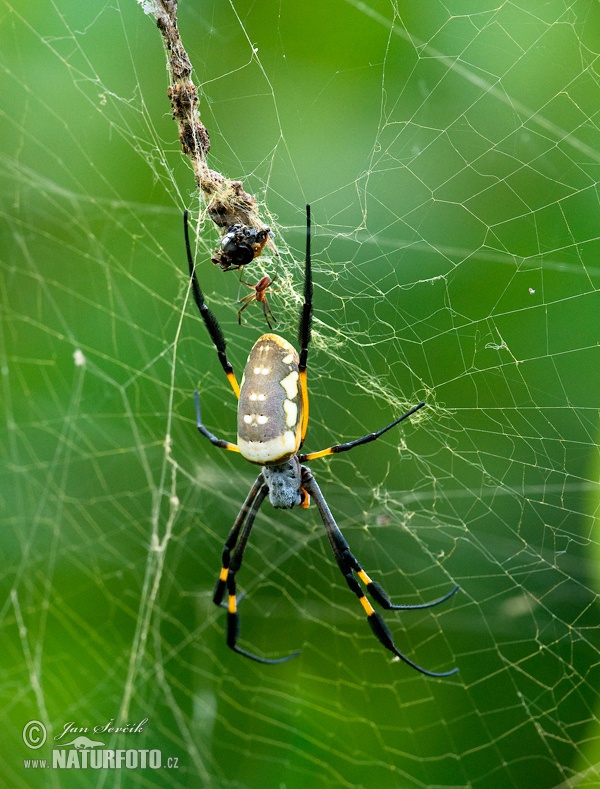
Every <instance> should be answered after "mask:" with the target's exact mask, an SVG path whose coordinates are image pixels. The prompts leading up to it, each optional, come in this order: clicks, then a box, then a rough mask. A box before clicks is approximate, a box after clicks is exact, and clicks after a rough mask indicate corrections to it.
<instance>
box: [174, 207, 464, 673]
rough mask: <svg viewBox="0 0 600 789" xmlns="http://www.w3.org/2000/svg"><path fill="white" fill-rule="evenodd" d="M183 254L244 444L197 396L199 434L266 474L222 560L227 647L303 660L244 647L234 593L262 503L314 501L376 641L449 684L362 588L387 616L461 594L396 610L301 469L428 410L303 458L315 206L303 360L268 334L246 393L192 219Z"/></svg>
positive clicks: (220, 592)
mask: <svg viewBox="0 0 600 789" xmlns="http://www.w3.org/2000/svg"><path fill="white" fill-rule="evenodd" d="M183 226H184V234H185V246H186V253H187V260H188V266H189V273H190V281H191V289H192V294H193V297H194V301H195V302H196V305H197V307H198V310H199V311H200V315H201V316H202V318H203V320H204V323H205V325H206V328H207V330H208V333H209V334H210V337H211V339H212V341H213V344H214V345H215V348H216V350H217V354H218V357H219V361H220V362H221V366H222V368H223V371H224V372H225V375H226V376H227V378H228V380H229V383H230V384H231V388H232V389H233V391H234V392H235V394H236V397H237V398H238V436H237V441H238V442H237V444H232V443H230V442H229V441H225V440H224V439H221V438H217V437H216V436H215V435H213V434H212V433H211V432H210V431H209V430H208V429H207V428H206V427H205V426H204V425H203V423H202V416H201V413H200V399H199V396H198V392H197V391H196V392H195V400H196V426H197V428H198V430H199V432H200V433H201V434H202V435H203V436H205V437H206V438H207V439H208V440H209V441H210V442H211V444H213V446H215V447H219V448H221V449H227V450H230V451H233V452H239V453H240V454H241V455H242V456H243V457H244V458H245V459H246V460H249V461H250V462H251V463H255V464H257V465H259V466H261V470H260V473H259V475H258V477H257V479H256V481H255V482H254V484H253V485H252V487H251V489H250V492H249V493H248V495H247V497H246V500H245V502H244V503H243V505H242V508H241V510H240V511H239V513H238V516H237V518H236V519H235V521H234V523H233V526H232V528H231V531H230V532H229V535H228V537H227V539H226V541H225V545H224V548H223V554H222V567H221V572H220V573H219V578H218V580H217V584H216V587H215V591H214V594H213V602H214V603H215V605H222V603H223V597H224V596H225V592H227V611H228V613H227V646H228V647H230V648H231V649H232V650H233V651H234V652H237V653H238V654H239V655H243V656H244V657H247V658H250V659H251V660H255V661H257V662H258V663H268V664H275V663H284V662H286V661H287V660H290V659H291V658H293V657H296V656H297V655H298V654H300V653H299V652H293V653H291V654H289V655H286V656H285V657H282V658H277V659H274V660H270V659H268V658H263V657H260V656H259V655H254V654H252V653H251V652H248V651H246V650H245V649H242V648H241V647H240V646H238V643H237V642H238V637H239V633H240V619H239V613H238V606H237V604H238V600H237V592H236V574H237V572H238V571H239V569H240V567H241V566H242V560H243V558H244V551H245V550H246V546H247V544H248V539H249V537H250V532H251V530H252V526H253V524H254V520H255V518H256V516H257V514H258V511H259V509H260V506H261V504H262V503H263V501H264V499H265V498H266V497H267V495H268V496H269V500H270V502H271V504H272V505H273V507H275V508H278V509H290V508H292V507H295V506H300V507H308V505H309V500H310V497H311V496H312V498H313V499H314V500H315V502H316V505H317V509H318V510H319V515H320V516H321V520H322V521H323V525H324V526H325V530H326V532H327V537H328V538H329V543H330V545H331V549H332V551H333V555H334V557H335V560H336V562H337V565H338V567H339V569H340V571H341V573H342V575H343V576H344V578H345V580H346V583H347V584H348V586H349V587H350V589H351V591H352V592H354V594H355V595H356V596H357V597H358V600H359V602H360V603H361V605H362V607H363V609H364V611H365V613H366V615H367V621H368V622H369V625H370V626H371V630H372V631H373V633H374V635H375V636H376V638H377V639H378V640H379V642H380V643H381V644H383V646H384V647H385V648H386V649H388V650H389V651H390V652H392V653H393V654H394V655H395V656H396V657H397V658H400V660H403V661H404V662H405V663H407V664H408V665H409V666H411V667H412V668H414V669H416V670H417V671H419V672H421V674H426V675H427V676H430V677H448V676H450V675H451V674H454V673H456V672H457V671H458V668H453V669H451V670H450V671H442V672H439V673H438V672H435V671H428V670H427V669H424V668H422V667H421V666H418V665H417V664H416V663H414V662H413V661H412V660H410V658H408V657H406V655H403V654H402V652H400V650H399V649H398V648H397V647H396V646H395V644H394V641H393V638H392V634H391V631H390V629H389V628H388V626H387V625H386V623H385V622H384V621H383V618H382V617H381V616H380V615H379V614H378V613H377V612H376V611H375V609H374V608H373V606H372V605H371V603H370V602H369V600H368V599H367V597H366V595H365V593H364V591H363V589H362V587H361V584H360V583H359V582H361V583H362V584H363V585H364V586H365V587H366V591H367V593H368V594H369V596H370V597H371V598H372V599H373V601H374V602H375V603H377V604H378V605H380V606H381V607H382V608H383V609H384V610H387V611H405V610H414V609H421V608H432V607H433V606H436V605H439V604H440V603H443V602H444V601H445V600H448V598H450V597H452V595H453V594H455V593H456V592H457V591H458V589H459V587H458V586H455V587H454V588H453V589H451V590H450V591H449V592H448V593H447V594H445V595H444V596H443V597H440V598H438V599H437V600H433V601H432V602H430V603H421V604H416V605H395V604H394V603H392V601H391V600H390V598H389V596H388V594H387V592H385V591H384V589H383V588H382V587H381V586H380V585H379V584H378V583H376V582H375V581H372V580H371V578H369V576H368V575H367V573H366V572H365V571H364V570H363V568H362V567H361V565H360V564H359V563H358V561H357V559H356V558H355V557H354V556H353V554H352V553H351V552H350V547H349V546H348V543H347V542H346V540H345V538H344V536H343V535H342V533H341V531H340V529H339V527H338V525H337V523H336V522H335V520H334V518H333V515H332V514H331V511H330V509H329V507H328V505H327V502H326V501H325V498H324V496H323V494H322V493H321V489H320V488H319V486H318V485H317V482H316V480H315V479H314V477H313V475H312V473H311V472H310V470H309V469H308V468H307V467H306V466H305V465H303V464H304V463H307V462H309V461H311V460H316V459H317V458H321V457H327V456H328V455H335V454H338V453H340V452H347V451H348V450H350V449H354V447H357V446H360V445H362V444H367V443H368V442H370V441H375V440H376V439H377V438H379V437H380V436H382V435H383V434H384V433H386V432H387V431H388V430H391V429H392V428H393V427H395V426H396V425H397V424H399V423H400V422H402V421H403V420H404V419H407V418H408V417H410V416H411V415H412V414H414V413H415V412H416V411H418V410H419V409H420V408H422V407H423V406H424V405H425V403H419V404H418V405H416V406H414V407H413V408H411V409H410V411H407V412H406V413H405V414H403V415H402V416H400V417H398V419H395V420H394V421H393V422H390V424H389V425H386V426H385V427H383V428H381V430H378V431H377V432H375V433H369V434H368V435H366V436H363V437H362V438H358V439H355V440H354V441H349V442H347V443H344V444H334V445H333V446H330V447H328V448H327V449H322V450H320V451H318V452H309V453H307V454H299V450H300V449H301V447H302V444H303V443H304V438H305V436H306V431H307V427H308V389H307V385H306V370H307V360H308V346H309V343H310V337H311V318H312V292H313V285H312V269H311V250H310V244H311V226H310V206H306V261H305V274H304V303H303V305H302V309H301V312H300V324H299V329H298V342H299V345H300V354H298V353H297V352H296V350H295V348H294V347H293V346H292V345H290V343H289V342H288V341H287V340H284V339H283V337H279V336H278V335H277V334H263V335H262V336H261V337H259V338H258V340H257V341H256V343H255V344H254V346H253V347H252V350H251V351H250V355H249V356H248V361H247V362H246V367H245V369H244V374H243V376H242V385H241V388H240V386H239V385H238V382H237V379H236V376H235V373H234V372H233V367H232V365H231V363H230V362H229V360H228V358H227V354H226V343H225V337H224V336H223V332H222V331H221V327H220V326H219V323H218V322H217V319H216V318H215V316H214V314H213V313H212V312H211V310H210V309H209V308H208V307H207V306H206V303H205V301H204V295H203V293H202V290H201V289H200V285H199V284H198V278H197V276H196V270H195V264H194V259H193V257H192V251H191V246H190V238H189V229H188V212H187V211H185V212H184V215H183Z"/></svg>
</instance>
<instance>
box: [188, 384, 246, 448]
mask: <svg viewBox="0 0 600 789" xmlns="http://www.w3.org/2000/svg"><path fill="white" fill-rule="evenodd" d="M194 400H195V401H196V427H197V428H198V430H199V431H200V433H202V435H203V436H205V437H206V438H208V440H209V441H210V443H211V444H212V445H213V446H215V447H219V449H229V450H230V452H239V451H240V449H239V447H238V446H237V444H232V443H231V442H230V441H225V439H224V438H217V437H216V436H215V435H213V433H211V432H210V430H208V429H207V428H206V427H204V425H203V424H202V414H201V413H200V396H199V394H198V390H197V389H196V391H195V392H194Z"/></svg>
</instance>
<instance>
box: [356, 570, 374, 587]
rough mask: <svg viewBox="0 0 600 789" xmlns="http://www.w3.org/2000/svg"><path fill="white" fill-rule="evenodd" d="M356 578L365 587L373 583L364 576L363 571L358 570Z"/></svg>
mask: <svg viewBox="0 0 600 789" xmlns="http://www.w3.org/2000/svg"><path fill="white" fill-rule="evenodd" d="M358 577H359V578H360V580H361V581H362V582H363V584H366V585H367V586H368V585H369V584H372V583H373V581H372V580H371V579H370V578H369V576H368V575H367V574H366V572H365V571H364V570H359V572H358Z"/></svg>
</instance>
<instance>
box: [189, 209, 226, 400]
mask: <svg viewBox="0 0 600 789" xmlns="http://www.w3.org/2000/svg"><path fill="white" fill-rule="evenodd" d="M188 216H189V214H188V212H187V211H184V212H183V233H184V236H185V251H186V254H187V261H188V268H189V271H190V280H191V283H192V294H193V296H194V301H195V302H196V306H197V307H198V310H199V311H200V315H201V316H202V320H203V321H204V323H205V325H206V328H207V329H208V333H209V334H210V338H211V340H212V341H213V344H214V346H215V348H216V349H217V354H218V356H219V361H220V362H221V367H222V368H223V371H224V373H225V375H226V376H227V380H228V381H229V383H230V384H231V388H232V389H233V391H234V392H235V396H236V397H237V398H238V399H239V396H240V387H239V384H238V382H237V378H236V377H235V373H234V372H233V367H232V365H231V363H230V361H229V359H228V358H227V353H226V345H227V344H226V342H225V337H224V336H223V332H222V331H221V327H220V326H219V322H218V321H217V319H216V318H215V316H214V314H213V313H212V311H211V310H209V308H208V307H207V306H206V304H205V302H204V294H203V293H202V290H201V288H200V285H199V283H198V277H197V276H196V264H195V263H194V258H193V257H192V248H191V246H190V231H189V227H188Z"/></svg>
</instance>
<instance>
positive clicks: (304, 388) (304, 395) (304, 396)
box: [299, 370, 308, 446]
mask: <svg viewBox="0 0 600 789" xmlns="http://www.w3.org/2000/svg"><path fill="white" fill-rule="evenodd" d="M299 377H300V397H301V400H302V411H301V413H302V416H301V420H302V421H301V422H300V446H302V444H303V443H304V439H305V438H306V431H307V430H308V384H307V382H306V370H302V372H301V373H300V376H299Z"/></svg>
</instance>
